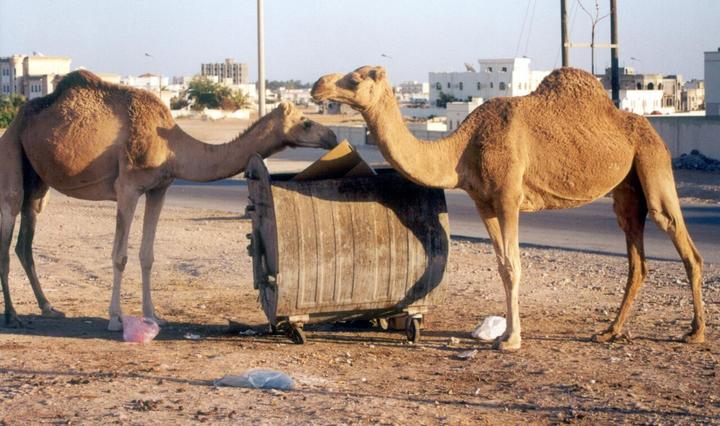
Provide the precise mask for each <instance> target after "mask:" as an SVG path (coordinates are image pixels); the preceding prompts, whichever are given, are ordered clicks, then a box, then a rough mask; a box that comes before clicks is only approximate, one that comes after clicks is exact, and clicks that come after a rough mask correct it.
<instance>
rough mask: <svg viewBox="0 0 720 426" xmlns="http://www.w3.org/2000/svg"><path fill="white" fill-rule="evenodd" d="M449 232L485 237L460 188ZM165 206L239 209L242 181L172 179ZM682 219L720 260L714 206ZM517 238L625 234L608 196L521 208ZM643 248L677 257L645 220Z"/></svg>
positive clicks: (553, 243)
mask: <svg viewBox="0 0 720 426" xmlns="http://www.w3.org/2000/svg"><path fill="white" fill-rule="evenodd" d="M446 198H447V203H448V212H449V214H450V231H451V233H452V235H453V236H454V237H459V238H472V239H487V238H488V236H487V233H486V232H485V228H484V226H483V225H482V222H480V219H479V218H478V215H477V213H476V212H475V207H474V204H473V203H472V201H470V199H469V198H468V196H467V195H465V193H463V192H461V191H454V190H453V191H446ZM166 205H168V206H173V207H185V208H203V209H212V210H221V211H227V212H231V213H235V214H242V213H243V212H244V211H245V206H246V205H247V185H246V184H245V182H244V181H243V180H224V181H220V182H214V183H205V184H203V183H194V182H187V181H177V182H176V183H175V184H174V185H173V186H172V187H171V188H170V190H169V192H168V197H167V201H166ZM683 213H684V215H685V221H686V223H687V225H688V228H689V229H690V234H691V236H692V237H693V240H694V241H695V243H696V245H697V246H698V248H699V250H700V252H701V253H702V255H703V257H704V258H705V261H706V262H707V263H717V262H720V206H718V205H708V204H687V205H684V206H683ZM520 242H521V244H524V245H532V246H540V247H542V246H545V247H556V248H563V249H568V250H580V251H591V252H597V253H603V254H609V255H619V256H625V253H626V251H625V236H624V234H623V233H622V231H621V230H620V228H619V227H618V225H617V222H616V220H615V216H614V213H613V211H612V200H611V199H609V198H602V199H600V200H597V201H595V202H593V203H591V204H589V205H586V206H583V207H579V208H574V209H565V210H555V211H543V212H537V213H523V214H522V215H521V218H520ZM645 252H646V254H647V256H648V257H649V258H655V259H665V260H679V257H678V255H677V253H676V252H675V249H674V247H673V245H672V243H671V242H670V239H669V238H668V237H667V236H666V235H665V234H663V233H662V232H660V231H659V229H658V228H657V227H656V226H655V224H654V223H652V222H651V221H650V220H648V223H647V226H646V233H645Z"/></svg>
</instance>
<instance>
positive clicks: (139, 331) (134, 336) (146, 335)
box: [122, 316, 160, 344]
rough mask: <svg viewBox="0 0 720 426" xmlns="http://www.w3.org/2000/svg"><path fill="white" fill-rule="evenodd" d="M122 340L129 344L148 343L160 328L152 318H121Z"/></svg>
mask: <svg viewBox="0 0 720 426" xmlns="http://www.w3.org/2000/svg"><path fill="white" fill-rule="evenodd" d="M122 324H123V340H125V341H126V342H131V343H142V344H145V343H150V341H151V340H152V339H154V338H155V336H157V335H158V333H159V332H160V326H159V325H158V324H157V323H156V322H155V320H153V319H152V318H145V317H142V318H139V317H128V316H124V317H122Z"/></svg>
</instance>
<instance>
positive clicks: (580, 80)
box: [533, 67, 608, 99]
mask: <svg viewBox="0 0 720 426" xmlns="http://www.w3.org/2000/svg"><path fill="white" fill-rule="evenodd" d="M533 94H534V95H537V96H543V97H548V98H555V97H560V98H566V99H576V98H577V97H582V98H586V97H588V96H602V97H604V98H607V97H608V95H607V93H606V92H605V89H604V88H603V86H602V84H600V82H599V81H598V79H597V78H596V77H595V76H594V75H592V74H590V73H589V72H586V71H583V70H579V69H577V68H569V67H565V68H559V69H556V70H555V71H553V72H551V73H550V74H548V76H547V77H545V78H544V79H543V81H542V82H540V85H539V86H538V87H537V89H536V90H535V92H534V93H533Z"/></svg>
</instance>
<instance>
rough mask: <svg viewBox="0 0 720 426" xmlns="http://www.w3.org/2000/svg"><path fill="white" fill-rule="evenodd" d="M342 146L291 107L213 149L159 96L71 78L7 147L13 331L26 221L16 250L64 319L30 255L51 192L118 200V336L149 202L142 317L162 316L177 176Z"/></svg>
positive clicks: (4, 190) (114, 321)
mask: <svg viewBox="0 0 720 426" xmlns="http://www.w3.org/2000/svg"><path fill="white" fill-rule="evenodd" d="M336 144H337V139H336V137H335V134H334V133H333V132H332V131H330V130H329V129H328V128H326V127H324V126H321V125H319V124H317V123H314V122H312V121H310V120H307V119H305V117H303V115H302V114H301V113H300V112H298V111H297V110H296V109H295V108H294V107H293V105H292V104H290V103H281V104H280V106H279V107H278V108H276V109H275V110H274V111H272V112H270V113H269V114H268V115H266V116H265V117H263V118H261V119H260V120H258V121H257V122H256V123H255V124H254V125H253V126H251V127H250V128H249V129H248V130H247V131H246V132H245V133H243V134H242V135H240V136H238V137H237V138H235V139H234V140H232V141H231V142H228V143H226V144H222V145H211V144H205V143H203V142H201V141H198V140H196V139H194V138H192V137H191V136H189V135H188V134H187V133H185V132H183V131H182V129H180V128H179V127H178V126H177V125H176V124H175V122H174V121H173V119H172V116H171V114H170V111H169V110H168V108H167V107H165V106H164V105H163V104H162V103H161V102H160V100H159V99H158V98H157V97H156V96H154V95H152V94H151V93H149V92H146V91H143V90H136V89H131V88H127V87H122V86H119V85H114V84H109V83H105V82H103V81H101V80H100V79H99V78H98V77H97V76H95V75H94V74H92V73H89V72H87V71H76V72H72V73H70V74H68V75H67V76H66V77H65V78H64V79H63V80H62V81H61V82H60V83H59V84H58V86H57V89H56V90H55V92H53V93H52V94H50V95H48V96H45V97H42V98H38V99H34V100H31V101H30V102H28V103H27V104H26V105H25V106H24V107H23V108H22V110H21V111H20V113H19V114H18V116H17V118H16V119H15V120H14V121H13V122H12V123H11V125H10V127H9V128H8V129H7V131H6V132H5V134H4V135H3V136H2V138H1V139H0V159H1V160H0V161H1V165H2V167H0V212H1V213H2V220H1V222H0V278H1V279H2V288H3V296H4V300H5V320H6V322H7V324H8V325H14V326H18V325H20V322H19V320H18V318H17V315H16V313H15V310H14V308H13V305H12V302H11V300H10V290H9V287H8V265H9V247H10V244H11V239H12V235H13V227H14V225H15V218H16V216H17V215H18V214H19V213H22V220H21V223H20V232H19V236H18V243H17V247H16V248H17V249H16V252H17V255H18V256H19V258H20V262H21V263H22V265H23V267H24V269H25V272H26V273H27V276H28V278H29V279H30V284H31V285H32V288H33V291H34V292H35V297H36V298H37V302H38V305H39V306H40V309H41V310H42V313H43V315H46V316H63V314H62V313H60V312H58V311H56V310H54V309H53V307H52V306H51V304H50V302H49V301H48V300H47V298H46V297H45V295H44V294H43V291H42V289H41V287H40V283H39V281H38V277H37V274H36V272H35V266H34V262H33V256H32V241H33V235H34V233H35V222H36V217H37V215H38V213H40V211H41V210H42V208H43V205H44V204H45V202H46V200H47V196H48V188H49V187H52V188H54V189H56V190H58V191H59V192H61V193H63V194H66V195H68V196H71V197H75V198H81V199H85V200H115V201H117V226H116V230H115V241H114V243H113V250H112V262H113V273H114V277H113V290H112V300H111V303H110V323H109V326H108V328H109V329H110V330H119V329H121V327H122V322H121V309H120V282H121V279H122V274H123V270H124V269H125V265H126V263H127V246H128V234H129V231H130V225H131V223H132V220H133V215H134V212H135V208H136V206H137V203H138V199H139V198H140V196H141V195H143V194H145V200H146V202H145V216H144V220H143V235H142V243H141V248H140V264H141V266H142V289H143V315H144V316H146V317H152V318H157V317H156V315H155V309H154V307H153V303H152V299H151V296H150V271H151V268H152V264H153V244H154V240H155V230H156V227H157V223H158V219H159V216H160V210H161V209H162V206H163V200H164V197H165V191H166V190H167V188H168V186H170V184H171V183H172V182H173V180H174V179H175V178H181V179H187V180H192V181H212V180H217V179H223V178H227V177H230V176H233V175H235V174H238V173H240V172H242V171H243V170H244V169H245V167H246V165H247V162H248V160H249V158H250V156H251V155H252V154H253V153H255V152H258V153H260V154H261V155H262V156H264V157H266V156H269V155H271V154H273V153H275V152H277V151H280V150H282V149H284V148H285V147H287V146H290V147H297V146H304V147H319V148H332V147H334V146H335V145H336Z"/></svg>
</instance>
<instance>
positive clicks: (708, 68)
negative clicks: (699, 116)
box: [705, 48, 720, 117]
mask: <svg viewBox="0 0 720 426" xmlns="http://www.w3.org/2000/svg"><path fill="white" fill-rule="evenodd" d="M705 115H707V116H708V117H720V48H718V50H717V51H715V52H705Z"/></svg>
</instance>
